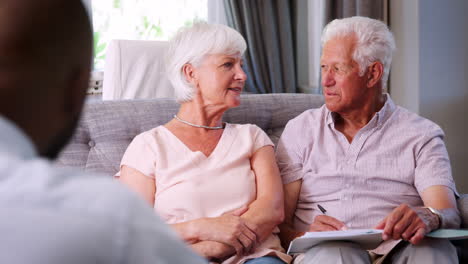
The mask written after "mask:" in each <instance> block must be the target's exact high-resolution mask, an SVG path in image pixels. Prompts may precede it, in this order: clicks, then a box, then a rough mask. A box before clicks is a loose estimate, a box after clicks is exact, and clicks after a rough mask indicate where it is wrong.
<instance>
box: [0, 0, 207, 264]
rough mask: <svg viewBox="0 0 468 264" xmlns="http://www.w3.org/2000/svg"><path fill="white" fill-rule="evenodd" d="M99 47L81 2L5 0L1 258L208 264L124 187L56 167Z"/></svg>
mask: <svg viewBox="0 0 468 264" xmlns="http://www.w3.org/2000/svg"><path fill="white" fill-rule="evenodd" d="M91 51H92V33H91V26H90V23H89V19H88V17H87V14H86V10H85V8H84V6H83V4H82V3H81V1H79V0H66V1H64V0H43V1H35V0H34V1H33V0H2V1H0V208H1V210H0V211H1V217H0V233H1V239H0V262H1V263H15V264H18V263H48V264H55V263H57V264H59V263H60V264H62V263H68V264H70V263H71V264H74V263H76V264H83V263H109V264H110V263H129V264H134V263H205V261H204V260H203V259H202V258H200V257H198V256H197V255H196V254H194V253H192V252H191V250H190V249H188V248H187V247H185V246H184V245H183V243H182V241H179V240H178V238H177V236H176V235H175V233H173V232H172V231H171V230H170V228H169V227H168V226H167V225H165V224H164V223H163V222H162V221H161V220H160V219H158V218H157V217H156V215H155V214H154V211H153V210H152V208H150V207H149V206H148V205H147V204H146V203H144V201H142V200H141V199H140V198H139V197H138V196H136V195H134V194H133V192H131V191H128V189H127V188H126V187H125V186H121V185H120V184H119V183H116V182H115V181H113V180H112V179H108V178H106V177H101V176H97V175H87V174H84V173H82V172H79V171H76V170H72V169H60V168H56V167H54V166H53V164H52V160H53V159H54V158H55V157H56V156H57V154H58V153H59V151H60V150H61V149H62V147H63V146H64V145H65V144H66V143H67V141H68V140H69V138H70V137H71V135H72V133H73V131H74V129H75V125H76V123H77V120H78V119H79V116H80V112H81V109H82V105H83V101H84V98H85V93H86V88H87V85H88V80H89V73H90V62H91Z"/></svg>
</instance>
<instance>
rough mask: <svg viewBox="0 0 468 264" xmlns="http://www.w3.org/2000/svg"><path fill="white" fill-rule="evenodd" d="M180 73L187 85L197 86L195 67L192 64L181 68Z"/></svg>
mask: <svg viewBox="0 0 468 264" xmlns="http://www.w3.org/2000/svg"><path fill="white" fill-rule="evenodd" d="M182 72H183V73H184V76H185V79H186V80H187V82H188V83H190V84H192V85H193V86H196V85H197V82H198V78H197V73H196V71H195V67H193V65H192V64H190V63H186V64H184V66H182Z"/></svg>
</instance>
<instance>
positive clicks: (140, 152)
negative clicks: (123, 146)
mask: <svg viewBox="0 0 468 264" xmlns="http://www.w3.org/2000/svg"><path fill="white" fill-rule="evenodd" d="M150 140H151V139H150V138H149V135H148V134H146V133H142V134H140V135H138V136H136V137H135V138H134V139H133V140H132V142H131V143H130V145H129V146H128V147H127V150H126V151H125V154H124V155H123V158H122V161H121V162H120V168H121V169H122V166H123V165H125V166H128V167H130V168H133V169H135V170H138V171H139V172H141V173H143V174H144V175H145V176H147V177H150V178H154V177H155V175H154V171H155V165H156V151H155V149H154V148H153V147H152V146H151V144H150ZM115 176H120V171H119V172H118V173H117V174H116V175H115Z"/></svg>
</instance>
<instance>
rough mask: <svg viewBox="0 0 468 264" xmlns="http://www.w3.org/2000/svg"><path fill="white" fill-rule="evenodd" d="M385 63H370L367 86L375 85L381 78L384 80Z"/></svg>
mask: <svg viewBox="0 0 468 264" xmlns="http://www.w3.org/2000/svg"><path fill="white" fill-rule="evenodd" d="M383 71H384V68H383V64H382V63H381V62H380V61H376V62H373V63H371V64H370V65H369V67H368V70H367V87H368V88H371V87H374V86H375V85H376V84H377V83H378V82H379V81H380V80H382V75H383Z"/></svg>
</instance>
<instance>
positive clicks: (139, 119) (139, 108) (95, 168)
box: [57, 94, 323, 175]
mask: <svg viewBox="0 0 468 264" xmlns="http://www.w3.org/2000/svg"><path fill="white" fill-rule="evenodd" d="M241 102H242V103H241V105H240V106H239V107H237V108H233V109H230V110H229V111H227V112H226V114H225V115H224V121H225V122H228V123H240V124H245V123H251V124H256V125H257V126H259V127H260V128H262V129H263V130H264V131H266V132H267V134H268V135H269V136H270V138H271V139H272V140H273V142H274V143H276V142H277V141H278V139H279V136H280V135H281V133H282V131H283V129H284V126H285V125H286V123H287V122H288V121H289V120H290V119H292V118H294V117H295V116H297V115H299V114H300V113H302V112H304V111H305V110H307V109H310V108H317V107H320V106H321V105H322V104H323V97H322V96H320V95H311V94H266V95H257V94H249V95H242V97H241ZM178 108H179V105H178V104H177V103H176V102H175V101H174V100H173V99H165V98H164V99H153V100H122V101H90V102H88V103H87V104H86V105H85V108H84V113H83V116H82V118H81V120H80V122H79V125H78V129H77V130H76V132H75V134H74V136H73V139H72V140H71V142H70V144H69V145H68V146H67V147H66V148H65V149H64V150H63V151H62V153H61V154H60V156H59V158H58V160H57V163H58V165H59V166H73V167H80V168H83V169H85V170H86V171H92V172H101V173H105V174H107V175H114V174H115V173H116V172H117V171H118V170H119V164H120V160H121V158H122V156H123V154H124V152H125V150H126V148H127V146H128V145H129V144H130V142H131V140H132V139H133V138H134V137H135V136H136V135H138V134H140V133H142V132H144V131H146V130H149V129H151V128H153V127H156V126H159V125H162V124H165V123H166V122H168V121H169V120H170V119H171V118H172V117H173V115H174V114H175V113H176V112H177V110H178Z"/></svg>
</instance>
